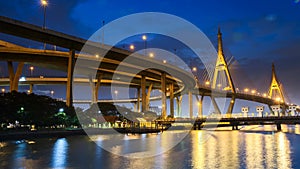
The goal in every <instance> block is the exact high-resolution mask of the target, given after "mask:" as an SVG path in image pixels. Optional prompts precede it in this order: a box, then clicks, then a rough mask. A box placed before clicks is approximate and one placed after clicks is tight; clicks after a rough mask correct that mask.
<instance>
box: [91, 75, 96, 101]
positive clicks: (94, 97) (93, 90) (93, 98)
mask: <svg viewBox="0 0 300 169" xmlns="http://www.w3.org/2000/svg"><path fill="white" fill-rule="evenodd" d="M89 83H90V86H91V90H92V104H94V103H97V100H96V85H95V82H94V79H93V77H92V76H89Z"/></svg>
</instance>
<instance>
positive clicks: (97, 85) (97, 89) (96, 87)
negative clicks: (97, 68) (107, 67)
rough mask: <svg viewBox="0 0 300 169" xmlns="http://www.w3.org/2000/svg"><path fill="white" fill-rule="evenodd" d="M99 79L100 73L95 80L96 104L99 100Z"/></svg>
mask: <svg viewBox="0 0 300 169" xmlns="http://www.w3.org/2000/svg"><path fill="white" fill-rule="evenodd" d="M101 79H102V73H100V74H98V78H97V82H96V86H95V100H96V102H98V100H99V98H98V95H99V88H100V85H101Z"/></svg>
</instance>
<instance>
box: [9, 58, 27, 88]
mask: <svg viewBox="0 0 300 169" xmlns="http://www.w3.org/2000/svg"><path fill="white" fill-rule="evenodd" d="M7 65H8V73H9V80H10V82H9V83H10V92H12V91H18V87H19V79H20V77H21V74H22V71H23V66H24V62H20V63H19V64H18V67H17V70H16V73H14V68H13V64H12V62H11V61H8V62H7Z"/></svg>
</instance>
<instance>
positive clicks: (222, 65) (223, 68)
mask: <svg viewBox="0 0 300 169" xmlns="http://www.w3.org/2000/svg"><path fill="white" fill-rule="evenodd" d="M221 73H225V76H226V80H227V83H228V84H227V85H229V86H226V87H225V88H224V89H223V90H226V91H231V92H232V93H235V87H234V84H233V80H232V78H231V75H230V72H229V70H228V65H227V62H226V59H225V56H224V52H223V43H222V33H221V30H220V27H219V29H218V57H217V60H216V65H215V70H214V75H213V80H212V85H211V88H212V89H216V86H218V87H220V86H219V84H217V82H218V77H220V76H221V75H223V74H221ZM212 102H213V104H214V105H215V109H217V111H220V110H219V109H218V108H217V104H216V101H215V99H214V98H213V97H212ZM234 103H235V97H234V96H233V97H232V98H231V101H230V105H229V107H228V110H227V114H229V115H231V114H232V110H233V107H234ZM219 113H220V112H219Z"/></svg>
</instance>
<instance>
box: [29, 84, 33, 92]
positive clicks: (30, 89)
mask: <svg viewBox="0 0 300 169" xmlns="http://www.w3.org/2000/svg"><path fill="white" fill-rule="evenodd" d="M32 91H33V84H29V93H30V94H31V93H32Z"/></svg>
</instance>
